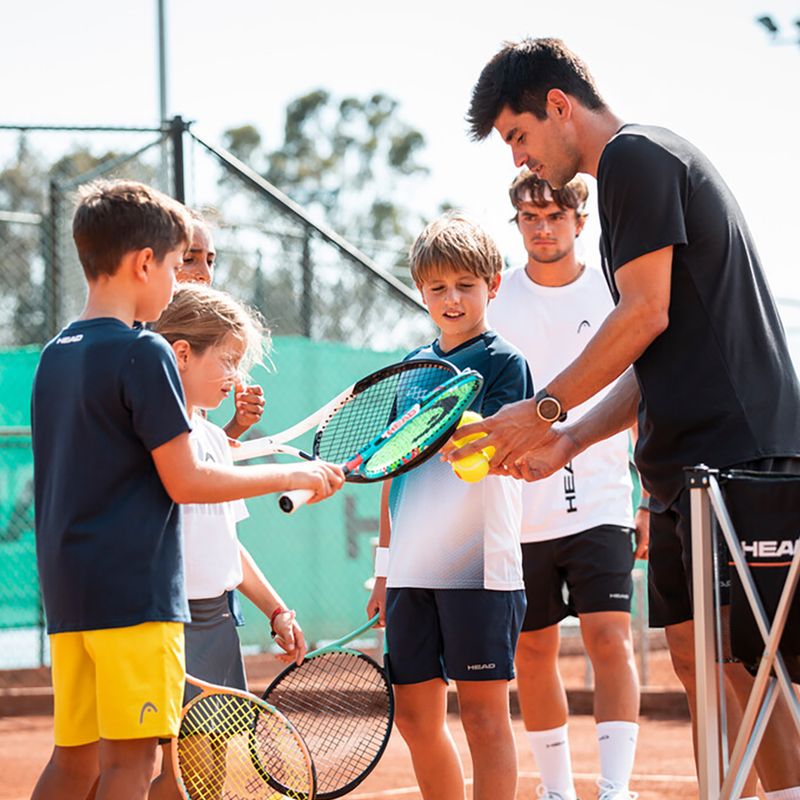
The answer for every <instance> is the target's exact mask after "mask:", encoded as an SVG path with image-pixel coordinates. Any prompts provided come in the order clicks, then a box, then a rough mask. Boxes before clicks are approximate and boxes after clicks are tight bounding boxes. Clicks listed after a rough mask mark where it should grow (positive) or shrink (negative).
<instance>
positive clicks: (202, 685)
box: [170, 674, 317, 800]
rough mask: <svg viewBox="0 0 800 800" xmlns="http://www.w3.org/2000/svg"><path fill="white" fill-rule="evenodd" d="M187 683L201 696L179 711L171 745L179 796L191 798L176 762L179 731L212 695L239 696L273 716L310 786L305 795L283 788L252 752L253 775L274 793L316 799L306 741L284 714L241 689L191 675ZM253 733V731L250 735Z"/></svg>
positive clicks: (299, 798)
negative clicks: (301, 759) (293, 743)
mask: <svg viewBox="0 0 800 800" xmlns="http://www.w3.org/2000/svg"><path fill="white" fill-rule="evenodd" d="M186 683H188V684H191V685H192V686H194V687H195V688H197V689H200V694H198V695H195V696H194V697H193V698H192V699H191V700H189V702H187V703H186V704H185V705H184V706H183V708H182V709H181V724H180V727H179V729H178V734H177V736H174V737H173V738H172V741H171V743H170V751H171V758H172V771H173V774H174V776H175V783H176V785H177V787H178V791H179V792H180V793H181V795H182V797H184V798H186V800H192V798H191V795H190V794H189V790H188V789H187V788H186V784H185V783H184V780H183V775H182V772H181V765H180V759H179V754H178V750H179V746H178V742H179V740H180V738H181V728H182V727H183V721H184V719H185V718H186V716H188V714H189V713H190V711H191V709H192V708H193V707H194V706H195V705H196V704H197V703H199V702H200V701H201V700H202V699H204V698H207V697H213V696H215V695H216V696H220V695H221V696H229V697H230V696H232V697H240V698H242V699H243V700H247V701H248V702H250V703H254V704H255V705H256V706H258V707H260V708H262V709H263V710H264V711H265V712H266V713H268V714H270V715H271V716H273V717H275V718H276V719H277V720H278V721H279V722H280V723H281V724H283V725H284V726H285V727H286V729H287V731H289V732H290V734H291V735H292V736H293V737H294V739H295V741H296V742H297V745H298V748H299V750H300V752H301V753H302V755H303V757H304V759H305V761H306V765H307V767H308V775H309V780H310V787H309V791H308V792H300V791H298V790H296V789H291V788H289V787H286V786H284V785H283V784H282V783H281V782H280V781H278V780H277V779H275V778H273V777H272V776H271V775H270V774H269V772H268V771H267V770H266V769H265V768H264V766H263V764H261V763H260V762H259V761H258V758H257V756H256V754H255V752H253V751H252V750H251V754H250V761H251V764H252V766H253V768H254V769H255V770H256V772H258V773H259V775H260V776H261V778H262V780H263V781H264V782H265V783H266V784H267V785H268V786H270V787H271V788H273V789H274V790H275V791H277V792H287V791H289V792H291V793H293V795H295V796H296V797H297V798H298V800H316V797H317V773H316V769H315V767H314V759H313V758H312V757H311V753H310V752H309V750H308V747H307V746H306V743H305V741H304V740H303V737H302V735H301V733H300V732H299V731H298V730H297V728H295V726H294V725H292V723H291V721H290V720H289V719H287V717H286V715H285V714H283V713H282V712H281V711H279V710H278V709H277V708H275V706H273V705H272V704H270V703H269V702H267V701H266V700H265V699H264V698H263V697H258V696H257V695H254V694H251V693H250V692H247V691H244V690H242V689H234V688H232V687H230V686H218V685H217V684H213V683H209V682H208V681H203V680H200V679H199V678H195V677H194V676H192V675H189V674H187V675H186ZM251 733H254V732H251Z"/></svg>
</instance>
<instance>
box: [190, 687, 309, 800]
mask: <svg viewBox="0 0 800 800" xmlns="http://www.w3.org/2000/svg"><path fill="white" fill-rule="evenodd" d="M176 747H177V762H178V772H179V774H180V776H181V780H182V782H183V785H184V788H185V790H186V796H187V797H188V798H190V800H212V799H213V800H268V799H270V800H271V798H277V797H281V796H286V797H290V798H295V800H307V798H309V797H310V796H311V795H312V794H313V786H314V777H313V768H312V767H311V764H310V763H309V759H308V756H307V753H306V751H305V747H304V745H303V743H302V740H301V739H300V738H299V736H298V734H297V732H296V731H295V730H294V729H293V728H292V727H291V726H289V725H288V724H287V722H286V720H285V719H283V718H282V717H281V716H280V715H278V714H275V713H274V712H273V711H272V710H271V709H270V708H269V707H268V706H266V705H263V704H261V703H258V702H256V701H254V700H251V699H248V698H245V697H239V696H237V695H229V694H212V695H203V696H201V697H200V698H199V699H198V700H196V701H195V702H194V703H193V704H192V705H191V706H190V707H188V708H187V710H186V712H185V714H184V718H183V720H182V722H181V728H180V732H179V734H178V739H177V741H176ZM278 792H280V794H279V793H278Z"/></svg>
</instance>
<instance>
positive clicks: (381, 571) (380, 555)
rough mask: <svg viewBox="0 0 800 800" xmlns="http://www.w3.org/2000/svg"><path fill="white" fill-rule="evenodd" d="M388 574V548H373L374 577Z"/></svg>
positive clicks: (382, 576) (383, 576)
mask: <svg viewBox="0 0 800 800" xmlns="http://www.w3.org/2000/svg"><path fill="white" fill-rule="evenodd" d="M388 574H389V548H388V547H376V548H375V577H376V578H385V577H386V576H387V575H388Z"/></svg>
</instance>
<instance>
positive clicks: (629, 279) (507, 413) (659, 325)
mask: <svg viewBox="0 0 800 800" xmlns="http://www.w3.org/2000/svg"><path fill="white" fill-rule="evenodd" d="M672 249H673V248H672V247H671V246H670V247H664V248H662V249H660V250H654V251H653V252H651V253H647V254H645V255H643V256H640V257H639V258H636V259H633V260H632V261H629V262H628V263H626V264H624V265H623V266H622V267H620V268H619V269H618V270H617V271H616V273H615V281H616V284H617V289H618V290H619V295H620V298H619V302H618V303H617V305H616V307H615V308H614V310H613V311H612V312H611V313H610V314H609V315H608V317H606V319H605V321H604V322H603V324H602V325H601V326H600V328H599V329H598V331H597V333H596V334H595V335H594V336H593V337H592V339H591V340H590V341H589V343H588V344H587V345H586V348H585V349H584V350H583V352H582V353H581V354H580V355H579V356H578V357H577V358H576V359H575V360H574V361H573V362H572V363H571V364H570V365H569V366H568V367H566V368H565V369H564V370H563V371H562V372H561V373H559V375H558V376H557V377H556V378H554V379H553V380H552V381H550V383H548V385H547V387H537V389H541V388H547V390H548V392H549V393H550V394H551V395H553V396H554V397H556V398H558V400H559V402H560V403H561V406H562V408H563V409H564V410H565V411H568V410H569V409H571V408H575V407H576V406H579V405H580V404H581V403H583V402H584V401H586V400H588V399H589V398H590V397H592V396H593V395H595V394H596V393H597V392H599V391H600V390H601V389H603V388H604V387H605V386H608V385H609V384H610V383H611V382H612V381H614V380H616V379H617V378H619V376H620V375H622V374H623V373H624V372H625V371H626V370H628V369H629V367H630V366H631V365H632V364H633V362H634V361H636V359H637V358H639V356H640V355H641V354H642V353H643V352H644V351H645V350H646V349H647V348H648V347H649V345H650V343H651V342H652V341H653V340H654V339H655V338H656V337H657V336H659V334H661V333H662V332H663V331H664V330H666V328H667V326H668V325H669V301H670V280H671V276H672ZM554 344H555V343H554ZM638 397H639V390H638V386H637V385H636V381H635V377H634V376H633V374H632V372H631V373H630V374H629V375H626V376H625V378H624V379H623V380H621V381H620V382H619V384H618V386H617V387H615V389H614V391H612V392H611V393H609V395H608V396H607V397H606V398H604V399H603V401H602V402H600V403H598V405H597V406H595V408H594V409H593V410H592V412H591V414H587V415H586V416H584V417H583V418H582V419H581V420H580V421H579V422H578V423H575V424H573V425H570V426H566V427H561V426H557V427H552V426H551V425H550V424H549V423H547V422H544V421H543V420H541V419H539V417H538V416H537V414H536V405H535V402H534V401H533V400H523V401H520V402H518V403H512V404H511V405H507V406H505V407H503V408H502V409H501V410H500V411H498V412H497V414H495V415H494V416H492V417H487V418H486V419H484V420H482V421H480V422H476V423H473V424H472V425H464V426H463V427H461V428H459V431H458V436H459V438H462V437H466V436H469V435H470V434H473V433H486V434H488V436H487V438H484V439H481V440H480V441H475V442H470V443H468V444H466V445H464V447H462V448H459V449H453V447H452V445H449V446H448V448H446V450H445V456H444V457H446V458H447V459H448V460H450V461H455V460H457V459H458V458H463V457H464V456H466V455H469V454H471V453H474V452H477V451H478V450H481V449H484V448H486V447H488V446H492V447H494V448H495V455H494V457H493V458H492V461H491V468H492V472H493V473H495V474H501V475H513V476H514V477H516V478H524V479H525V480H538V479H539V478H543V477H546V475H547V474H552V472H554V471H555V470H557V469H560V468H561V467H562V466H563V465H564V464H566V463H568V462H569V461H570V459H571V458H573V457H574V456H575V455H577V453H579V452H581V451H582V450H585V449H586V448H587V447H589V446H590V445H592V444H594V443H595V442H598V441H600V440H602V439H605V438H608V437H609V436H611V435H613V434H614V433H617V432H618V431H620V430H624V429H625V428H627V427H630V425H631V424H633V421H634V420H635V417H636V407H637V404H638ZM529 454H530V457H529ZM545 465H548V469H545Z"/></svg>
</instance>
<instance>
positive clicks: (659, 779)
mask: <svg viewBox="0 0 800 800" xmlns="http://www.w3.org/2000/svg"><path fill="white" fill-rule="evenodd" d="M561 662H562V673H563V674H564V676H565V683H566V684H567V686H569V687H579V686H583V684H584V680H585V664H584V659H583V657H582V656H579V655H578V656H569V657H562V659H561ZM649 664H650V669H649V675H650V684H651V687H652V688H650V689H649V691H658V690H660V689H670V690H674V689H675V688H677V683H676V679H675V677H674V674H673V673H672V671H671V668H670V666H669V664H668V660H667V657H666V653H665V652H663V651H655V652H653V653H652V654H651V658H650V662H649ZM248 669H249V674H250V680H251V683H252V685H253V687H254V688H258V687H259V686H262V685H264V684H265V683H266V682H267V679H268V678H269V676H270V674H274V673H275V670H276V665H275V664H274V663H273V662H272V661H271V660H266V659H264V658H258V659H256V660H253V661H250V662H249V664H248ZM0 677H4V678H5V680H4V681H0V682H3V683H5V685H9V684H17V685H19V684H20V683H27V682H28V681H29V680H32V679H31V678H30V676H28V680H26V679H25V676H23V675H22V674H20V675H19V676H18V679H15V678H14V677H13V676H12V675H11V674H10V673H6V674H5V675H4V676H3V675H2V674H0ZM34 678H35V676H34ZM36 682H41V681H40V680H39V681H36ZM450 723H451V727H452V730H453V733H454V736H455V739H456V741H457V743H458V746H459V749H460V751H461V753H462V758H463V761H464V764H465V769H466V771H467V775H468V776H469V775H470V765H469V764H470V762H469V755H468V750H467V745H466V740H465V737H464V733H463V731H462V729H461V726H460V724H459V721H458V718H457V717H456V716H451V718H450ZM514 729H515V731H516V734H517V742H518V745H519V754H520V781H519V791H518V793H517V797H518V798H528V800H530V799H531V798H533V797H534V796H535V795H534V792H535V789H536V786H537V784H538V775H537V773H536V771H535V769H534V765H533V760H532V758H531V755H530V752H529V750H528V745H527V742H526V740H525V735H524V730H523V726H522V721H521V720H520V719H519V718H515V719H514ZM570 738H571V745H572V752H573V765H574V770H575V773H576V785H577V788H578V792H579V796H580V797H582V798H583V800H592V799H593V798H595V797H596V796H597V795H596V790H595V789H594V779H595V776H596V770H597V763H598V761H597V745H596V741H595V734H594V722H593V719H592V718H591V717H590V716H586V715H575V716H573V717H572V719H571V720H570ZM51 746H52V718H51V717H49V716H8V717H3V718H0V800H27V798H29V797H30V793H31V790H32V788H33V785H34V783H35V782H36V778H37V777H38V775H39V772H40V770H41V769H42V767H43V766H44V764H45V762H46V761H47V758H48V756H49V754H50V749H51ZM631 788H632V789H634V790H636V791H638V792H639V798H640V800H656V798H696V797H697V783H696V780H695V776H694V764H693V761H692V753H691V741H690V730H689V723H688V721H687V720H686V719H685V718H683V717H682V715H681V709H680V708H676V709H675V714H674V717H673V718H668V719H663V718H662V719H654V718H651V717H643V719H642V727H641V732H640V738H639V749H638V753H637V758H636V765H635V767H634V779H633V782H632V784H631ZM349 797H352V798H353V800H380V798H401V799H402V800H406V799H407V800H417V798H420V797H421V795H420V793H419V791H418V790H417V789H416V783H415V781H414V774H413V771H412V768H411V759H410V758H409V756H408V752H407V750H406V747H405V744H404V742H403V740H402V739H401V738H400V736H399V735H398V734H397V733H396V732H395V733H394V734H393V736H392V739H391V741H390V743H389V746H388V748H387V751H386V754H385V755H384V757H383V759H382V760H381V762H380V764H379V765H378V766H377V768H376V769H375V772H373V773H372V775H370V776H369V777H368V778H367V780H366V781H364V783H362V784H361V786H359V787H358V788H357V789H356V790H355V791H354V792H353V793H352V794H350V795H349Z"/></svg>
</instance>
